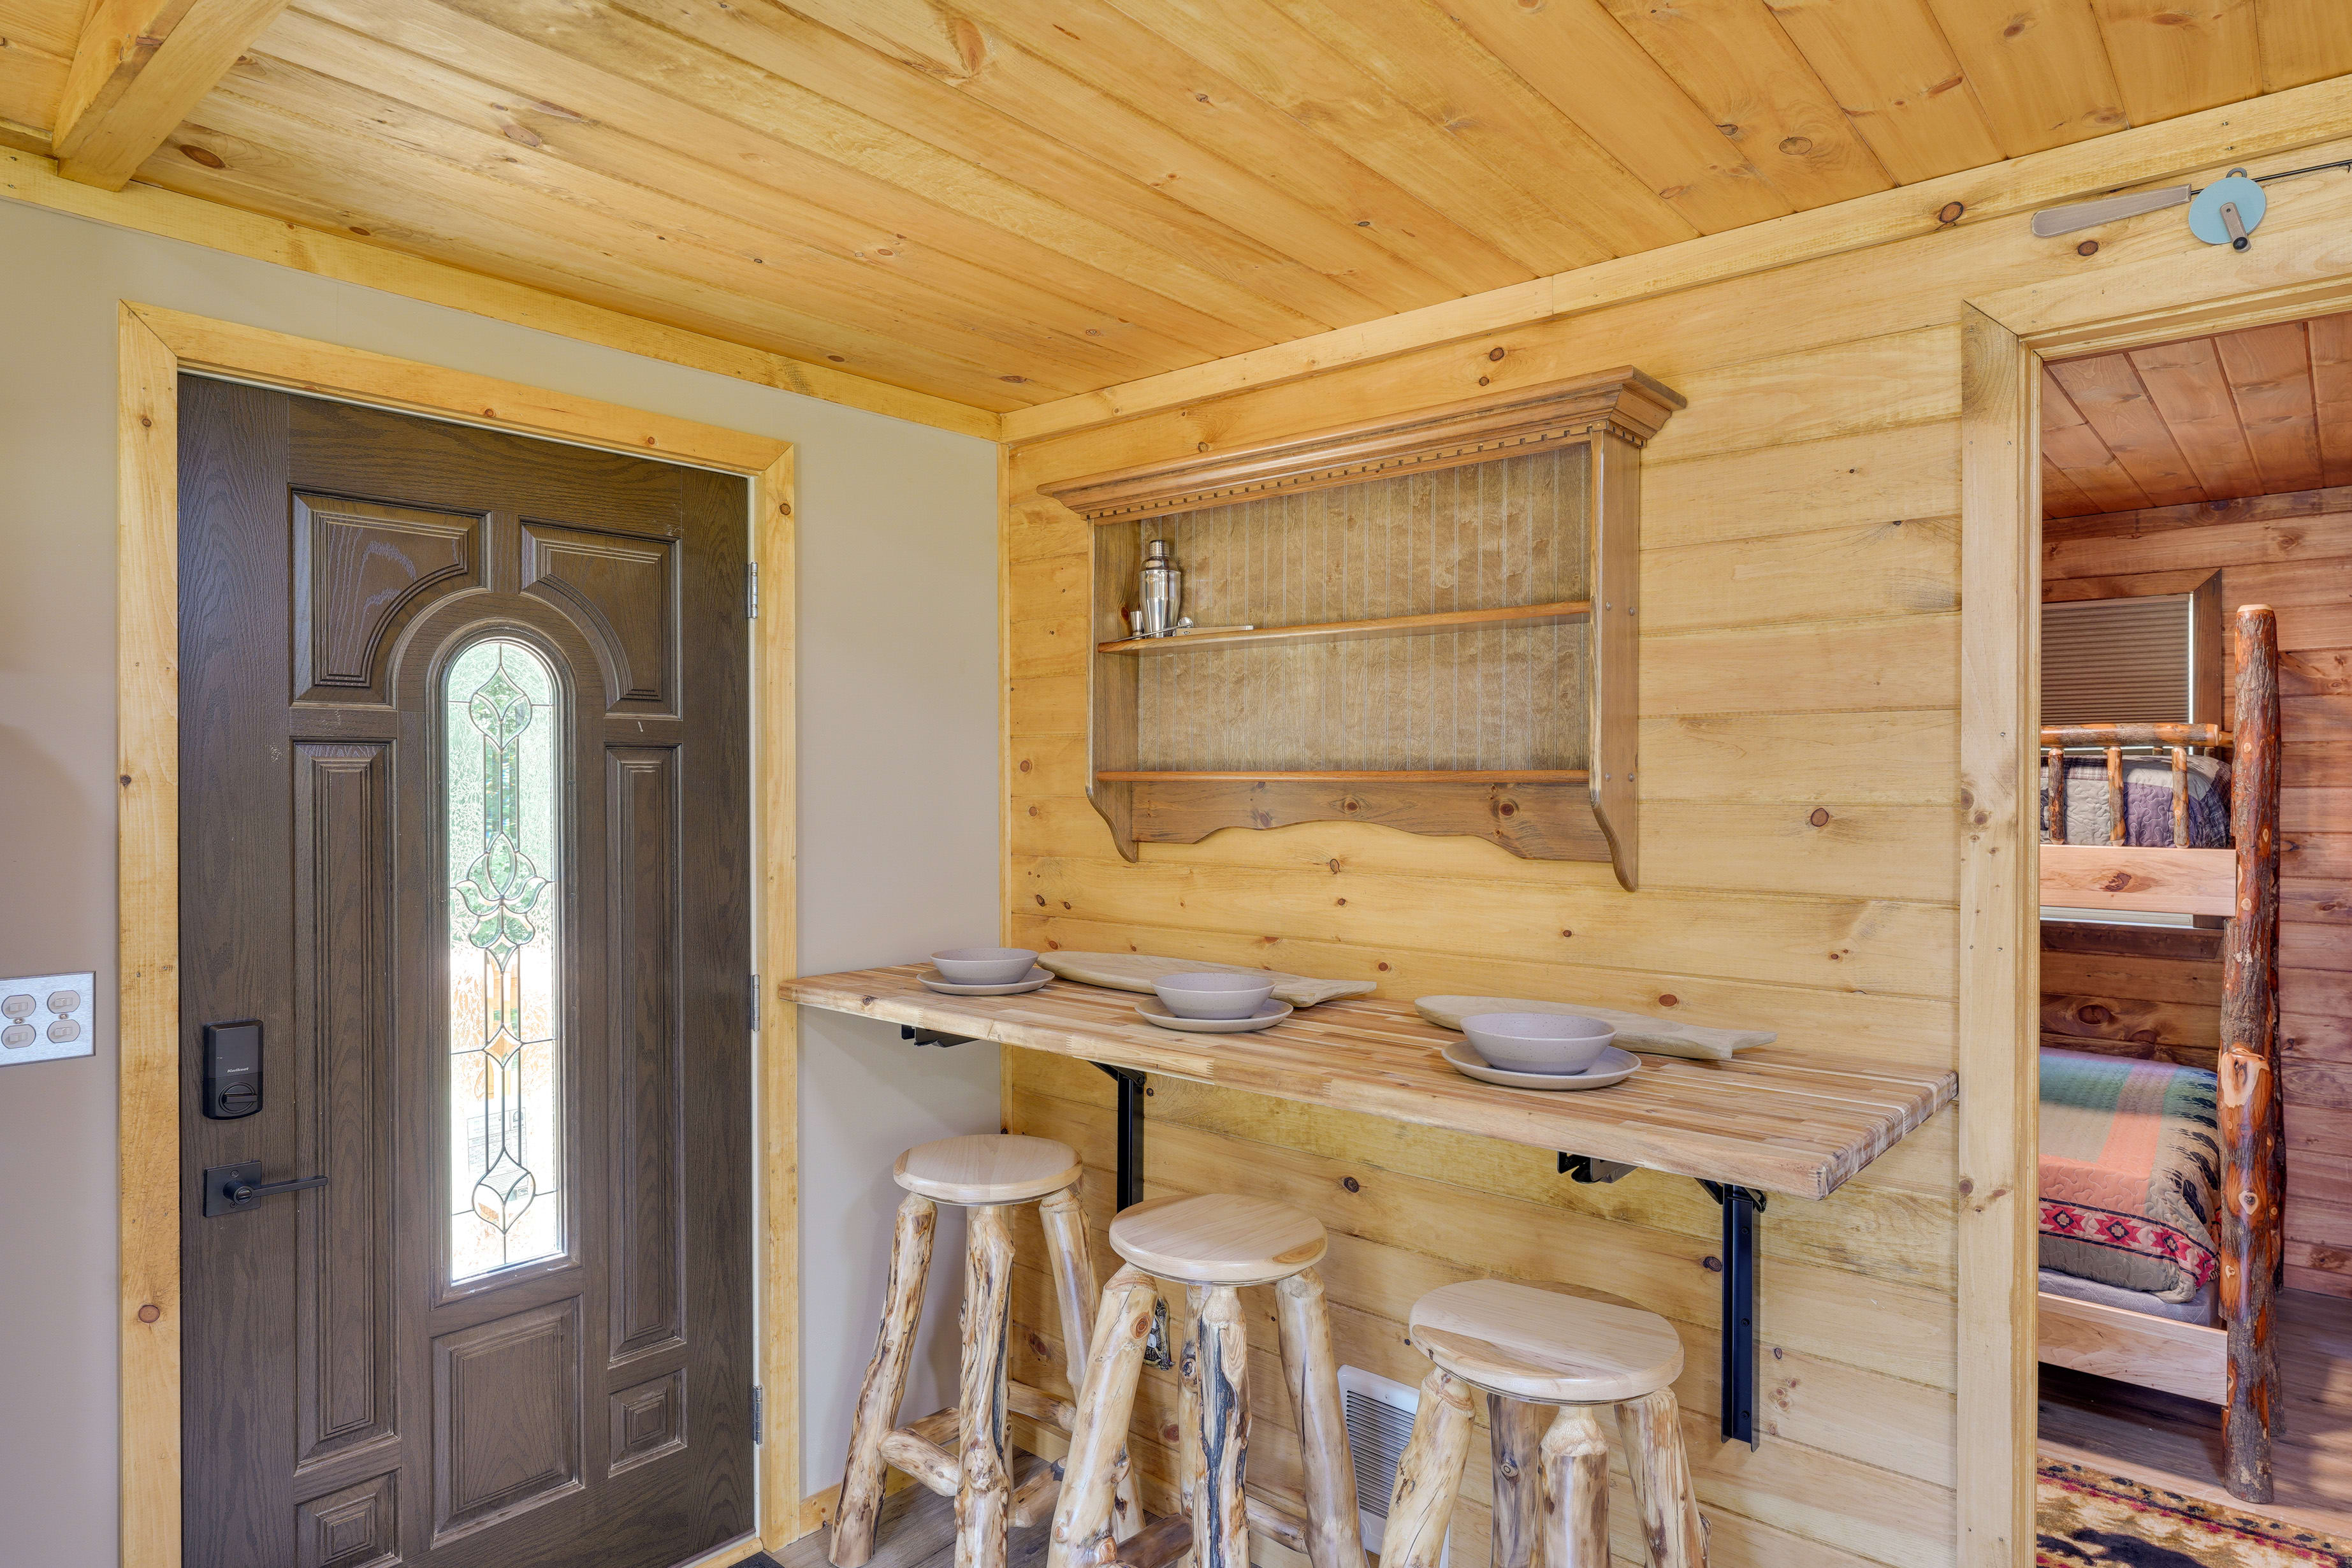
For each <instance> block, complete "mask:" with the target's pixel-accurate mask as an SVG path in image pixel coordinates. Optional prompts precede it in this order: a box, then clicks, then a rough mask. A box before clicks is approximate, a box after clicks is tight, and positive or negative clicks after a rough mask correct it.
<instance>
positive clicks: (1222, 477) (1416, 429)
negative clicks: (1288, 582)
mask: <svg viewBox="0 0 2352 1568" xmlns="http://www.w3.org/2000/svg"><path fill="white" fill-rule="evenodd" d="M1683 405H1684V399H1683V397H1682V395H1681V394H1679V393H1677V392H1675V391H1674V390H1673V389H1671V388H1670V387H1667V386H1664V385H1663V384H1660V383H1659V382H1657V381H1656V380H1654V378H1652V377H1650V376H1647V375H1644V374H1642V373H1641V372H1640V371H1638V370H1635V369H1634V368H1633V366H1631V365H1621V366H1619V367H1618V368H1617V369H1615V370H1610V371H1603V372H1601V374H1598V375H1583V376H1577V377H1574V378H1572V379H1570V380H1566V381H1549V382H1543V383H1540V384H1537V385H1535V386H1528V387H1521V388H1518V389H1517V390H1515V391H1511V392H1506V393H1502V394H1499V395H1490V396H1486V397H1476V398H1471V399H1467V400H1465V401H1464V402H1460V403H1449V404H1444V405H1440V406H1438V407H1435V408H1424V409H1420V410H1417V411H1415V412H1413V413H1412V414H1408V415H1404V416H1400V417H1397V418H1393V419H1385V420H1378V421H1368V422H1363V421H1360V422H1358V423H1356V424H1352V425H1342V426H1335V427H1333V428H1331V429H1328V430H1318V431H1314V432H1311V433H1309V434H1307V435H1305V436H1289V437H1284V438H1282V439H1281V440H1278V441H1266V442H1261V443H1259V444H1258V445H1256V446H1254V447H1235V448H1234V449H1232V450H1230V451H1223V452H1202V453H1199V454H1196V455H1193V456H1190V457H1184V458H1175V459H1173V460H1171V461H1167V462H1160V463H1147V464H1145V465H1143V466H1141V467H1139V468H1118V469H1115V470H1113V471H1111V472H1109V473H1104V474H1090V475H1087V476H1086V477H1084V478H1081V479H1066V480H1064V481H1062V482H1060V483H1058V484H1051V485H1045V486H1041V487H1040V488H1041V489H1043V490H1044V492H1045V494H1047V495H1049V496H1051V497H1053V498H1054V499H1055V500H1057V501H1060V502H1061V503H1062V504H1063V505H1064V506H1066V507H1068V508H1069V509H1070V510H1073V511H1076V512H1079V513H1081V514H1083V515H1084V516H1085V517H1086V518H1087V520H1088V521H1093V522H1098V523H1103V522H1119V521H1126V520H1128V519H1130V518H1139V517H1150V516H1154V515H1157V514H1160V513H1164V512H1177V511H1190V510H1192V509H1193V508H1195V507H1202V506H1213V505H1216V504H1218V503H1220V502H1223V501H1229V500H1240V499H1243V498H1245V497H1249V496H1255V495H1265V494H1271V493H1274V492H1276V491H1283V490H1311V489H1323V488H1324V487H1326V486H1328V485H1344V484H1352V483H1354V482H1356V481H1357V480H1359V479H1372V478H1375V477H1377V476H1379V475H1381V474H1387V473H1395V472H1398V471H1401V470H1405V469H1413V470H1429V469H1435V468H1455V467H1459V466H1460V465H1462V464H1465V463H1477V462H1485V461H1488V460H1490V459H1491V458H1496V457H1497V456H1500V455H1503V454H1506V453H1509V452H1513V451H1518V450H1525V449H1528V448H1532V447H1545V446H1552V445H1557V444H1559V443H1562V442H1568V441H1577V440H1582V439H1585V438H1587V437H1592V436H1609V437H1614V438H1616V439H1618V440H1620V441H1623V442H1625V443H1627V444H1628V445H1629V446H1633V447H1643V446H1646V445H1648V443H1649V440H1650V437H1653V436H1655V435H1656V434H1657V433H1658V430H1659V428H1660V427H1661V426H1664V424H1665V422H1666V420H1667V418H1668V417H1669V416H1672V415H1673V413H1674V412H1675V409H1677V408H1680V407H1682V406H1683Z"/></svg>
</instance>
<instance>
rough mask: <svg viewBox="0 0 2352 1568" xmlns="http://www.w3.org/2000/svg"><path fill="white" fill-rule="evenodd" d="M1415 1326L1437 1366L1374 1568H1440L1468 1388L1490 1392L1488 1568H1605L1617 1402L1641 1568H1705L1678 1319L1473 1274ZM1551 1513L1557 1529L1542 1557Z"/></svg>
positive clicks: (1427, 1299)
mask: <svg viewBox="0 0 2352 1568" xmlns="http://www.w3.org/2000/svg"><path fill="white" fill-rule="evenodd" d="M1411 1331H1412V1342H1413V1343H1414V1344H1415V1345H1417V1346H1419V1347H1420V1349H1421V1352H1422V1353H1423V1355H1426V1356H1427V1357H1429V1359H1430V1360H1431V1361H1433V1362H1435V1363H1437V1364H1436V1366H1435V1367H1433V1368H1432V1369H1431V1371H1430V1373H1429V1375H1428V1376H1427V1377H1426V1378H1424V1379H1423V1380H1422V1384H1421V1404H1420V1408H1419V1409H1418V1410H1416V1411H1415V1412H1414V1415H1413V1422H1412V1441H1411V1442H1410V1443H1408V1444H1407V1445H1406V1446H1405V1451H1404V1458H1402V1460H1400V1461H1399V1462H1398V1464H1397V1475H1396V1490H1395V1491H1394V1493H1393V1494H1392V1495H1391V1500H1390V1503H1389V1516H1388V1521H1387V1523H1386V1524H1385V1525H1384V1526H1383V1527H1382V1531H1383V1533H1382V1537H1381V1547H1382V1551H1381V1568H1437V1564H1438V1559H1439V1556H1440V1554H1441V1553H1442V1552H1444V1550H1445V1529H1446V1525H1447V1524H1448V1522H1450V1521H1451V1520H1452V1518H1453V1514H1454V1493H1455V1492H1456V1491H1458V1490H1459V1489H1461V1485H1462V1470H1463V1467H1464V1465H1465V1463H1466V1462H1467V1460H1468V1458H1469V1454H1470V1396H1469V1394H1468V1393H1467V1392H1466V1390H1465V1386H1464V1385H1465V1384H1468V1385H1469V1386H1470V1387H1473V1388H1478V1389H1482V1390H1484V1391H1485V1392H1486V1405H1487V1425H1488V1427H1489V1429H1490V1431H1491V1433H1492V1436H1493V1438H1494V1448H1495V1552H1494V1560H1495V1563H1496V1564H1497V1568H1527V1565H1528V1564H1529V1563H1540V1564H1544V1565H1545V1568H1608V1563H1609V1439H1608V1438H1607V1436H1605V1435H1603V1433H1602V1431H1601V1420H1600V1416H1601V1411H1602V1410H1603V1409H1604V1408H1607V1407H1609V1406H1611V1405H1614V1406H1615V1407H1616V1411H1617V1427H1618V1431H1619V1433H1620V1435H1621V1436H1622V1437H1623V1438H1624V1441H1625V1458H1626V1468H1627V1469H1628V1470H1630V1471H1631V1472H1632V1474H1633V1498H1634V1501H1635V1503H1636V1505H1637V1506H1638V1507H1639V1508H1640V1509H1641V1510H1642V1533H1643V1536H1644V1537H1645V1538H1646V1540H1647V1541H1648V1542H1649V1551H1650V1561H1651V1563H1654V1564H1655V1565H1656V1568H1706V1526H1705V1524H1704V1522H1703V1521H1701V1520H1700V1518H1699V1513H1698V1503H1697V1501H1696V1499H1694V1498H1693V1496H1692V1494H1691V1476H1690V1462H1689V1459H1688V1458H1687V1457H1685V1454H1684V1452H1683V1434H1682V1421H1681V1413H1680V1412H1679V1411H1678V1410H1677V1409H1676V1407H1675V1394H1674V1389H1673V1387H1672V1384H1673V1383H1674V1380H1675V1376H1676V1374H1678V1373H1680V1372H1681V1371H1682V1369H1683V1346H1682V1342H1681V1341H1680V1340H1678V1339H1676V1338H1675V1331H1674V1327H1673V1325H1672V1324H1670V1323H1668V1322H1667V1321H1665V1320H1664V1318H1661V1317H1659V1316H1658V1315H1657V1314H1655V1313H1654V1312H1643V1311H1637V1310H1634V1309H1633V1308H1631V1307H1615V1306H1611V1305H1609V1304H1608V1303H1607V1302H1603V1301H1588V1300H1583V1299H1582V1298H1580V1297H1576V1296H1558V1295H1554V1294H1553V1293H1551V1292H1550V1291H1549V1290H1538V1289H1534V1288H1533V1287H1531V1286H1527V1285H1514V1284H1511V1283H1509V1282H1508V1281H1507V1280H1501V1279H1472V1280H1468V1281H1465V1282H1464V1283H1462V1284H1459V1285H1447V1286H1444V1287H1443V1288H1441V1289H1435V1290H1432V1291H1431V1292H1430V1293H1429V1294H1428V1295H1426V1296H1423V1298H1422V1299H1421V1300H1418V1301H1415V1302H1414V1303H1413V1305H1412V1321H1411ZM1546 1406H1557V1407H1558V1408H1557V1414H1549V1415H1548V1413H1547V1411H1546V1408H1545V1407H1546ZM1530 1459H1535V1460H1537V1461H1538V1462H1537V1463H1535V1464H1530V1463H1529V1462H1528V1461H1529V1460H1530ZM1548 1516H1549V1518H1550V1520H1551V1521H1552V1523H1551V1525H1550V1529H1551V1530H1552V1531H1554V1532H1555V1533H1554V1534H1553V1535H1552V1537H1551V1540H1550V1542H1549V1550H1546V1549H1545V1546H1544V1543H1543V1542H1541V1539H1540V1537H1541V1535H1542V1533H1543V1531H1544V1521H1545V1520H1546V1518H1547V1517H1548Z"/></svg>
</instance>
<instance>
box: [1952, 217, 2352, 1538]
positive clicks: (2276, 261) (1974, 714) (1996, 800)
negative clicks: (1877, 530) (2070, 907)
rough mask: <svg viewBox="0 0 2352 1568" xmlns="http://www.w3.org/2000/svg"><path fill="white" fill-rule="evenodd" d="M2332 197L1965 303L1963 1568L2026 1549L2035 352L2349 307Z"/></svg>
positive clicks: (2031, 1242) (2157, 237)
mask: <svg viewBox="0 0 2352 1568" xmlns="http://www.w3.org/2000/svg"><path fill="white" fill-rule="evenodd" d="M2329 206H2330V204H2318V203H2314V204H2309V205H2307V206H2306V207H2305V211H2304V212H2302V213H2301V214H2299V215H2296V216H2294V218H2291V219H2290V220H2289V222H2288V224H2287V226H2284V228H2283V230H2282V232H2280V233H2278V234H2277V235H2275V236H2273V233H2272V232H2271V230H2270V229H2269V228H2267V227H2266V228H2265V230H2264V231H2263V241H2262V245H2261V246H2260V247H2257V249H2256V250H2255V251H2250V252H2246V253H2240V252H2236V251H2232V250H2231V249H2229V248H2228V247H2208V246H2205V245H2202V244H2200V243H2198V242H2196V241H2194V240H2193V239H2191V238H2190V237H2189V234H2188V233H2187V231H2186V229H2185V227H2179V225H2178V220H2168V219H2146V220H2141V221H2140V222H2138V223H2137V224H2134V225H2132V226H2131V228H2132V229H2133V230H2134V231H2136V232H2137V236H2138V237H2139V241H2138V242H2139V243H2142V244H2146V245H2147V246H2148V247H2149V249H2148V251H2147V254H2146V255H2145V256H2144V257H2142V258H2139V259H2137V260H2136V261H2135V262H2134V263H2133V265H2132V266H2130V267H2129V268H2116V269H2107V268H2097V269H2085V270H2084V271H2083V272H2081V273H2078V274H2074V275H2073V276H2070V277H2067V278H2065V279H2059V280H2056V281H2053V282H2045V283H2037V284H2032V285H2028V286H2026V287H2023V288H2020V289H2009V290H2005V291H2003V292H2000V293H1995V294H1989V295H1984V296H1980V297H1979V298H1976V299H1973V300H1969V301H1968V302H1967V303H1966V304H1964V305H1963V306H1962V308H1961V310H1962V321H1961V334H1960V364H1959V376H1960V512H1961V529H1960V541H1961V542H1960V792H1959V809H1960V811H1961V814H1962V820H1961V828H1960V834H1959V842H1960V910H1959V934H1960V966H1959V976H1958V982H1959V1048H1958V1068H1959V1075H1960V1121H1959V1153H1958V1200H1959V1202H1958V1213H1957V1228H1958V1269H1959V1292H1958V1315H1959V1334H1958V1451H1957V1458H1958V1506H1959V1533H1960V1539H1959V1548H1960V1550H1959V1563H1960V1564H1961V1568H2030V1565H2031V1563H2032V1561H2033V1556H2032V1554H2033V1544H2034V1521H2033V1504H2034V1463H2035V1427H2036V1418H2037V1409H2036V1394H2035V1379H2036V1375H2037V1368H2038V1364H2039V1362H2038V1350H2039V1334H2040V1325H2039V1323H2038V1321H2037V1317H2038V1314H2037V1305H2038V1293H2037V1291H2036V1289H2035V1256H2036V1251H2037V1245H2036V1231H2037V1222H2038V1217H2039V1215H2038V1208H2039V1205H2038V1203H2037V1201H2036V1196H2035V1174H2034V1172H2035V1149H2036V1145H2037V1142H2038V1133H2039V1123H2040V1109H2041V1086H2040V1064H2039V1061H2038V1059H2037V1058H2036V1055H2035V1050H2034V1047H2035V1045H2036V1044H2037V1043H2038V1041H2039V1038H2040V1009H2041V969H2042V961H2041V934H2040V908H2041V898H2040V882H2041V869H2040V858H2041V833H2040V830H2039V827H2038V826H2037V825H2036V824H2035V823H2034V821H2033V820H2032V816H2030V815H2029V805H2032V804H2033V803H2037V802H2038V799H2039V795H2040V789H2041V785H2040V781H2039V776H2038V773H2037V771H2036V770H2037V766H2038V758H2037V755H2036V749H2035V746H2034V745H2033V744H2032V739H2031V738H2038V736H2039V734H2040V723H2041V712H2040V710H2041V649H2042V638H2041V625H2042V594H2041V554H2042V488H2041V451H2040V426H2041V397H2040V382H2041V375H2042V360H2043V357H2044V356H2045V355H2051V354H2062V353H2063V354H2069V355H2071V354H2078V353H2098V352H2103V351H2106V350H2113V349H2124V348H2136V347H2139V346H2141V345H2144V344H2148V343H2157V342H2168V341H2170V340H2172V339H2175V338H2180V337H2187V336H2193V335H2196V334H2198V333H2202V332H2214V331H2235V330H2238V329H2241V328H2245V327H2255V326H2263V325H2266V324H2268V323H2271V322H2274V321H2294V320H2297V319H2299V318H2301V317H2305V316H2313V315H2326V314H2328V313H2330V312H2333V311H2339V310H2352V272H2341V271H2339V272H2337V273H2336V274H2335V275H2333V276H2326V277H2321V278H2314V277H2312V276H2311V274H2312V273H2313V272H2314V271H2315V270H2316V268H2315V266H2314V258H2329V259H2332V258H2333V256H2334V254H2335V253H2334V252H2332V251H2331V250H2329V249H2327V248H2326V235H2327V228H2326V226H2328V225H2331V224H2338V223H2340V221H2341V219H2340V215H2339V214H2336V213H2335V212H2333V211H2332V210H2329ZM2161 222H2170V223H2172V224H2173V225H2174V226H2175V227H2178V228H2179V232H2178V234H2177V235H2176V234H2175V233H2174V232H2173V230H2172V229H2168V228H2158V227H2156V226H2155V225H2157V224H2158V223H2161ZM2020 226H2022V219H2021V220H2020ZM2121 300H2131V301H2132V306H2131V308H2130V309H2128V310H2120V309H2118V302H2119V301H2121Z"/></svg>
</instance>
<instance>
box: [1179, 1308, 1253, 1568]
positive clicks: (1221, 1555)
mask: <svg viewBox="0 0 2352 1568" xmlns="http://www.w3.org/2000/svg"><path fill="white" fill-rule="evenodd" d="M1192 1354H1193V1365H1194V1375H1195V1376H1196V1377H1197V1378H1198V1379H1199V1382H1200V1389H1201V1393H1200V1400H1201V1428H1200V1430H1201V1473H1200V1475H1199V1477H1198V1478H1197V1479H1195V1480H1194V1481H1193V1485H1192V1560H1193V1568H1249V1507H1248V1502H1247V1500H1246V1499H1245V1498H1244V1495H1243V1487H1244V1483H1245V1482H1246V1480H1247V1479H1248V1477H1247V1471H1248V1468H1249V1424H1250V1406H1249V1334H1248V1329H1247V1320H1246V1319H1244V1316H1243V1315H1242V1301H1241V1297H1240V1296H1239V1295H1238V1294H1236V1293H1235V1291H1234V1288H1233V1287H1232V1286H1230V1285H1213V1286H1211V1287H1210V1288H1209V1298H1208V1300H1207V1301H1205V1302H1204V1303H1202V1308H1201V1316H1200V1320H1199V1321H1198V1323H1197V1324H1196V1325H1195V1326H1194V1329H1193V1331H1192Z"/></svg>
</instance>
